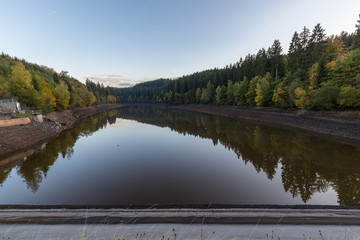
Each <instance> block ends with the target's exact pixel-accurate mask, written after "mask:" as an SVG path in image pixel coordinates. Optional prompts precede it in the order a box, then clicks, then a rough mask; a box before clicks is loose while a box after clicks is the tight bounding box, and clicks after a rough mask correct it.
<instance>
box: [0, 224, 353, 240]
mask: <svg viewBox="0 0 360 240" xmlns="http://www.w3.org/2000/svg"><path fill="white" fill-rule="evenodd" d="M319 230H320V231H321V235H322V236H321V235H320V232H319ZM175 234H176V235H175ZM359 234H360V227H359V226H329V225H326V226H324V225H317V226H309V225H301V226H295V225H207V224H200V225H199V224H192V225H189V224H132V225H121V224H120V225H89V224H84V225H31V224H25V225H24V224H20V225H18V224H14V225H7V224H5V225H0V239H18V240H22V239H126V240H128V239H144V240H145V239H159V240H160V239H172V240H173V239H178V240H181V239H184V240H185V239H199V240H200V239H209V240H210V239H214V240H220V239H221V240H227V239H265V240H267V239H290V240H291V239H306V240H308V239H339V240H340V239H341V240H343V239H347V240H355V239H360V237H359V236H360V235H359Z"/></svg>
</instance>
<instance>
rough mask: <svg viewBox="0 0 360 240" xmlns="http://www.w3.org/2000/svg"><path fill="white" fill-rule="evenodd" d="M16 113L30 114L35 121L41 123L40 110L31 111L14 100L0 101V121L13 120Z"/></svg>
mask: <svg viewBox="0 0 360 240" xmlns="http://www.w3.org/2000/svg"><path fill="white" fill-rule="evenodd" d="M17 113H19V114H26V113H28V114H32V115H33V117H34V120H35V121H37V122H43V117H42V111H41V110H31V109H30V108H29V107H28V106H26V104H23V103H21V102H19V101H17V100H16V99H14V98H7V99H0V120H9V119H11V118H14V117H15V116H16V114H17Z"/></svg>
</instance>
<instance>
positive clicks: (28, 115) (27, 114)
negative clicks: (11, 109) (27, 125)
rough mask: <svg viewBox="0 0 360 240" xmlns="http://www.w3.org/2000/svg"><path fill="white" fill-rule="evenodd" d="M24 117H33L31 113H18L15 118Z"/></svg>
mask: <svg viewBox="0 0 360 240" xmlns="http://www.w3.org/2000/svg"><path fill="white" fill-rule="evenodd" d="M24 117H32V114H31V113H17V114H16V115H15V118H24Z"/></svg>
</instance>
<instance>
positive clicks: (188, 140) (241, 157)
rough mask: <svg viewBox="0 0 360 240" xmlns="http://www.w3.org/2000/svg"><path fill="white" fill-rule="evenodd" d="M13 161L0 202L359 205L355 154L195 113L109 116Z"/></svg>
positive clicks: (359, 162) (1, 164)
mask: <svg viewBox="0 0 360 240" xmlns="http://www.w3.org/2000/svg"><path fill="white" fill-rule="evenodd" d="M13 158H14V159H15V158H16V157H13ZM14 159H12V160H11V161H10V160H9V158H8V159H3V160H1V161H0V204H79V205H84V204H101V205H106V204H111V205H113V204H118V205H129V204H132V205H138V204H139V205H142V204H210V203H211V204H328V205H337V204H355V205H359V204H360V149H359V148H356V147H355V146H350V145H345V144H341V143H337V142H334V141H331V140H330V139H326V138H321V137H314V136H310V135H306V134H302V133H299V132H294V131H286V130H281V129H277V128H271V127H264V126H260V125H254V124H249V123H245V122H241V121H238V120H233V119H229V118H224V117H219V116H212V115H206V114H200V113H195V112H187V111H178V110H164V109H152V108H121V109H115V110H109V111H107V112H103V113H101V114H99V115H96V116H94V117H91V118H88V119H84V120H83V121H81V122H80V124H79V125H78V126H77V127H75V128H74V129H72V130H70V131H67V132H65V133H63V134H61V135H60V136H59V137H58V138H56V139H54V140H53V141H51V142H50V143H48V144H47V145H46V147H45V148H43V149H42V150H37V152H36V153H35V154H33V155H31V156H29V157H27V158H26V157H25V158H21V159H19V160H16V161H14Z"/></svg>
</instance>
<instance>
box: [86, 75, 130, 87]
mask: <svg viewBox="0 0 360 240" xmlns="http://www.w3.org/2000/svg"><path fill="white" fill-rule="evenodd" d="M87 78H88V79H89V80H91V81H93V82H96V83H100V84H104V86H109V87H116V88H124V87H131V86H133V85H134V84H135V83H133V82H132V81H131V80H130V79H128V78H125V77H124V76H123V75H119V74H109V75H93V76H91V77H87Z"/></svg>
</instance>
